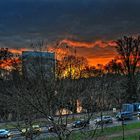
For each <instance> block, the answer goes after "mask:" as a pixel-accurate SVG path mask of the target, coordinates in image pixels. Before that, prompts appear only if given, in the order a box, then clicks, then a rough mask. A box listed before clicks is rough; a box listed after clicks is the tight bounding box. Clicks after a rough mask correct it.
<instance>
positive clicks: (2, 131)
mask: <svg viewBox="0 0 140 140" xmlns="http://www.w3.org/2000/svg"><path fill="white" fill-rule="evenodd" d="M11 135H12V134H11V132H10V131H9V130H6V129H0V138H8V137H10V136H11Z"/></svg>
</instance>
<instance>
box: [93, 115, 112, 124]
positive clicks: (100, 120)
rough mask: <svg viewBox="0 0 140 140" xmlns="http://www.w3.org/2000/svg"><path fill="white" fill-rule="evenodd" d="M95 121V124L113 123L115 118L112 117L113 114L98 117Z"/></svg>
mask: <svg viewBox="0 0 140 140" xmlns="http://www.w3.org/2000/svg"><path fill="white" fill-rule="evenodd" d="M94 121H95V124H107V123H113V119H112V117H111V116H102V118H101V117H98V118H97V119H95V120H94Z"/></svg>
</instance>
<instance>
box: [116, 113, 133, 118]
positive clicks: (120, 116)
mask: <svg viewBox="0 0 140 140" xmlns="http://www.w3.org/2000/svg"><path fill="white" fill-rule="evenodd" d="M116 118H117V119H118V120H132V119H133V114H132V112H119V113H118V114H117V115H116Z"/></svg>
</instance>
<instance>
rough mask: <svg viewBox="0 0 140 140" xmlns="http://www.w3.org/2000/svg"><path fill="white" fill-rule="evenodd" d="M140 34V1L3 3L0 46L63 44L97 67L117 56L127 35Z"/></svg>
mask: <svg viewBox="0 0 140 140" xmlns="http://www.w3.org/2000/svg"><path fill="white" fill-rule="evenodd" d="M139 32H140V0H0V46H1V47H9V48H18V49H20V48H27V49H29V48H30V44H31V42H34V41H38V40H45V41H47V42H48V43H49V44H52V43H54V42H56V41H62V42H64V43H68V44H69V45H72V46H73V47H74V46H75V47H76V48H77V53H78V55H80V56H84V57H86V58H87V59H88V61H89V63H90V64H91V65H92V64H93V65H96V64H98V63H103V64H104V63H106V62H108V61H109V60H110V59H112V58H113V57H114V56H115V55H116V53H115V50H114V43H112V40H116V39H118V38H119V37H121V36H123V35H136V34H139Z"/></svg>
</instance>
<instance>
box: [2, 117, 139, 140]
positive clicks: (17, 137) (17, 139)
mask: <svg viewBox="0 0 140 140" xmlns="http://www.w3.org/2000/svg"><path fill="white" fill-rule="evenodd" d="M134 122H140V118H137V117H133V120H128V121H125V124H130V123H134ZM119 125H122V122H121V121H117V120H116V119H115V118H113V123H112V124H106V125H105V127H113V126H119ZM94 128H95V123H94V121H93V120H91V121H90V125H89V127H88V130H91V129H94ZM68 129H70V130H71V129H72V128H71V124H68ZM11 133H12V134H13V136H12V137H9V138H2V140H25V137H24V136H21V132H19V131H18V130H11ZM53 136H56V134H55V133H49V132H48V127H42V128H41V134H40V135H39V136H36V140H40V139H42V138H46V137H53Z"/></svg>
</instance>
